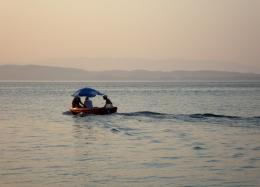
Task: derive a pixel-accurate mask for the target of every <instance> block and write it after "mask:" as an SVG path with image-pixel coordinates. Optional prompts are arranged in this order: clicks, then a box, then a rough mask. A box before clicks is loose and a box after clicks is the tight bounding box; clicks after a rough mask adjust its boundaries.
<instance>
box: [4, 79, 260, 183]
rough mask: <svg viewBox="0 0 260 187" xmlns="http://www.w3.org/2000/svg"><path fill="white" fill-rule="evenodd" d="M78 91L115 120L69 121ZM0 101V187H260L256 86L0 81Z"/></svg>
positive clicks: (259, 99) (80, 117) (76, 118)
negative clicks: (111, 110)
mask: <svg viewBox="0 0 260 187" xmlns="http://www.w3.org/2000/svg"><path fill="white" fill-rule="evenodd" d="M81 87H93V88H95V89H97V90H99V91H101V92H103V93H105V94H107V95H108V96H109V98H110V99H111V100H112V102H113V104H114V105H115V106H117V107H118V113H117V114H112V115H105V116H95V115H91V116H84V115H76V116H73V115H71V114H70V113H69V112H68V110H69V108H70V105H71V100H72V97H71V94H73V92H74V91H76V90H77V89H78V88H81ZM82 99H83V98H82ZM0 103H1V110H0V186H1V187H2V186H3V187H6V186H7V187H9V186H24V187H30V186H69V187H71V186H111V187H112V186H113V187H115V186H149V187H151V186H259V185H260V83H259V82H1V83H0ZM93 103H94V105H95V106H103V105H104V100H103V99H102V97H95V98H93Z"/></svg>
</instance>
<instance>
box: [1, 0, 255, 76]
mask: <svg viewBox="0 0 260 187" xmlns="http://www.w3.org/2000/svg"><path fill="white" fill-rule="evenodd" d="M0 64H42V65H57V66H66V67H78V68H84V69H89V70H106V69H140V68H141V69H151V70H176V69H184V70H197V69H213V70H231V71H242V72H243V71H246V72H258V73H260V0H0Z"/></svg>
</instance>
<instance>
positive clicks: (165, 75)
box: [0, 65, 260, 81]
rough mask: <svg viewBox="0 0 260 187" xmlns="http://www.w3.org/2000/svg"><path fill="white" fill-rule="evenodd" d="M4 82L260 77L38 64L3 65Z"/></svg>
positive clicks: (257, 77)
mask: <svg viewBox="0 0 260 187" xmlns="http://www.w3.org/2000/svg"><path fill="white" fill-rule="evenodd" d="M0 80H2V81H8V80H10V81H18V80H19V81H23V80H24V81H94V80H97V81H260V74H255V73H238V72H225V71H170V72H164V71H147V70H133V71H121V70H111V71H85V70H80V69H74V68H62V67H51V66H38V65H0Z"/></svg>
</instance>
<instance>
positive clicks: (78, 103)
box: [72, 96, 84, 108]
mask: <svg viewBox="0 0 260 187" xmlns="http://www.w3.org/2000/svg"><path fill="white" fill-rule="evenodd" d="M83 106H84V104H83V103H82V102H81V100H80V97H79V96H75V97H74V99H73V100H72V108H82V107H83Z"/></svg>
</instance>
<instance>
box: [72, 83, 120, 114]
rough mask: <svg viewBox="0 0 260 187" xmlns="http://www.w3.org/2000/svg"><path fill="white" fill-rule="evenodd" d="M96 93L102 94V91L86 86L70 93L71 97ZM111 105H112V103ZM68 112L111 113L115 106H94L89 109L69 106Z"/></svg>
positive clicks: (115, 109) (89, 95) (88, 95)
mask: <svg viewBox="0 0 260 187" xmlns="http://www.w3.org/2000/svg"><path fill="white" fill-rule="evenodd" d="M97 95H100V96H102V95H103V96H104V94H103V93H101V92H99V91H97V90H95V89H93V88H88V87H85V88H81V89H79V90H77V91H76V92H75V93H74V94H72V96H73V97H95V96H97ZM110 102H111V101H110ZM111 106H113V105H112V103H111ZM70 112H71V113H72V114H74V115H76V114H86V115H87V114H95V115H105V114H112V113H115V112H117V107H94V108H91V109H88V108H84V107H80V108H71V109H70Z"/></svg>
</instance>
